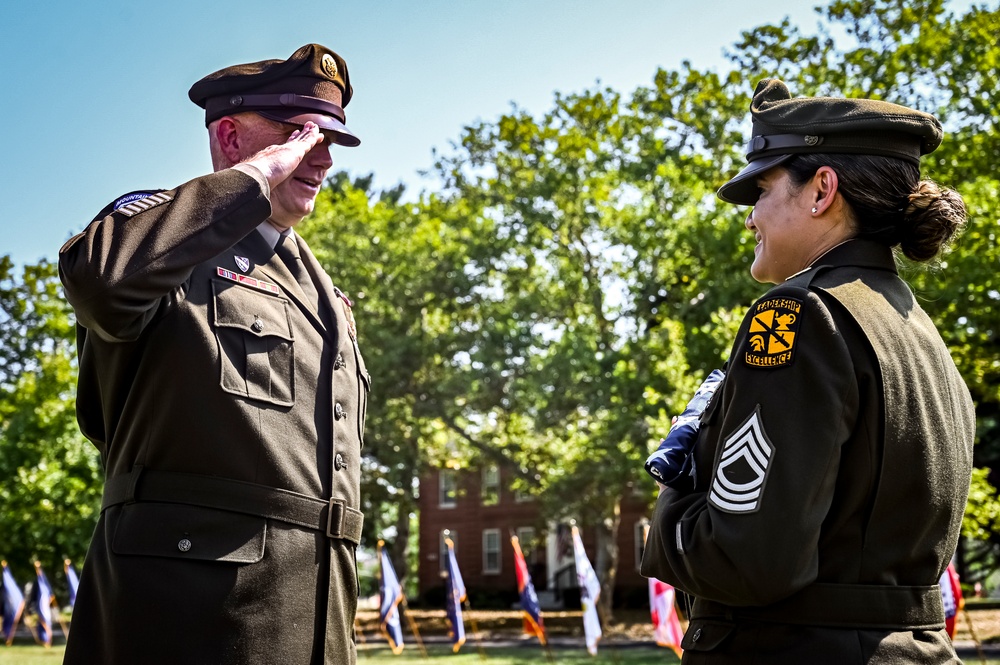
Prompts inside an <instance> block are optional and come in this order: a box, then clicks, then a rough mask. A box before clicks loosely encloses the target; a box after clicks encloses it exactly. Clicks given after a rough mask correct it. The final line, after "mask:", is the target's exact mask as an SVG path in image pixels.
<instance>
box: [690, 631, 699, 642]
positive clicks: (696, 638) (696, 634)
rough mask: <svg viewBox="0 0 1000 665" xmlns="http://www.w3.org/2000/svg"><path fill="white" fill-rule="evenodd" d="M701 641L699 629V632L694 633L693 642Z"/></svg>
mask: <svg viewBox="0 0 1000 665" xmlns="http://www.w3.org/2000/svg"><path fill="white" fill-rule="evenodd" d="M699 639H701V628H699V629H698V630H696V631H694V635H693V636H692V637H691V641H692V642H697V641H698V640H699Z"/></svg>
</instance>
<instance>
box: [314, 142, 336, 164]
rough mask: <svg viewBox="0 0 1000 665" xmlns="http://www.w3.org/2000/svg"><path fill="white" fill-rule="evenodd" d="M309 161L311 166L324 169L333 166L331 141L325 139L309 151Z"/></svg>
mask: <svg viewBox="0 0 1000 665" xmlns="http://www.w3.org/2000/svg"><path fill="white" fill-rule="evenodd" d="M308 163H309V165H310V166H316V167H319V168H323V169H329V168H330V167H331V166H333V156H332V155H331V154H330V142H329V141H323V142H322V143H320V144H319V145H316V146H313V149H312V150H310V151H309V156H308Z"/></svg>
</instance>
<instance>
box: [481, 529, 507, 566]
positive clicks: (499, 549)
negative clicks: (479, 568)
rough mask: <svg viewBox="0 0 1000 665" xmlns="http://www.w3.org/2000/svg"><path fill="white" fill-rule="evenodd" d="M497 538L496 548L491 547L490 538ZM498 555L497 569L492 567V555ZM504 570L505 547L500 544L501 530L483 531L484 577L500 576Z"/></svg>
mask: <svg viewBox="0 0 1000 665" xmlns="http://www.w3.org/2000/svg"><path fill="white" fill-rule="evenodd" d="M491 536H492V537H495V538H496V547H495V549H491V548H490V547H489V544H490V537H491ZM491 552H492V553H494V554H496V567H491V566H490V562H489V555H490V553H491ZM502 569H503V546H502V545H501V544H500V529H483V575H499V574H500V573H501V571H502Z"/></svg>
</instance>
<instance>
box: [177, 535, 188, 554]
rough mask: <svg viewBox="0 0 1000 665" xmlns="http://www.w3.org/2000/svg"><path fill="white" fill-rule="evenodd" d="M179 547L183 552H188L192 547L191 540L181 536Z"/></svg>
mask: <svg viewBox="0 0 1000 665" xmlns="http://www.w3.org/2000/svg"><path fill="white" fill-rule="evenodd" d="M177 549H179V550H180V551H181V552H187V551H188V550H190V549H191V541H190V540H188V539H187V538H181V540H180V542H179V543H177Z"/></svg>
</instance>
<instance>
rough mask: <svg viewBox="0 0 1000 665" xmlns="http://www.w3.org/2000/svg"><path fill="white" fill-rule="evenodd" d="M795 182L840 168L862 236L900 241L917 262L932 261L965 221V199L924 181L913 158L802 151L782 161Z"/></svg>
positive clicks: (841, 185) (842, 191)
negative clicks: (902, 158)
mask: <svg viewBox="0 0 1000 665" xmlns="http://www.w3.org/2000/svg"><path fill="white" fill-rule="evenodd" d="M781 166H782V167H784V168H785V169H786V170H787V171H788V173H789V176H790V179H791V182H792V184H793V185H794V186H796V187H801V186H802V185H804V184H805V183H806V182H808V180H809V179H810V178H812V177H813V175H815V174H816V171H817V170H818V169H819V168H820V167H821V166H829V167H830V168H832V169H833V170H834V171H836V172H837V179H838V181H839V185H838V189H837V191H839V192H840V194H841V195H842V196H843V197H844V200H845V201H846V202H847V204H848V206H850V208H851V211H852V212H853V213H854V222H855V224H856V226H857V230H858V235H857V237H859V238H867V239H870V240H876V241H878V242H883V243H885V244H887V245H889V246H890V247H894V246H896V245H899V246H900V249H901V250H902V252H903V254H904V255H905V256H906V257H907V258H908V259H911V260H913V261H929V260H930V259H932V258H934V257H935V256H937V254H938V252H940V251H941V249H942V248H943V247H944V246H945V245H946V244H947V243H948V242H949V241H950V240H951V239H952V238H953V237H954V236H955V235H956V234H957V233H958V231H959V229H961V227H962V225H963V224H965V219H966V213H965V203H964V202H963V201H962V197H961V196H959V195H958V193H957V192H955V191H954V190H951V189H948V188H947V187H939V186H938V185H937V184H936V183H934V182H932V181H930V180H920V169H919V168H918V167H917V166H916V165H914V164H911V163H910V162H906V161H903V160H901V159H895V158H892V157H876V156H872V155H840V154H801V155H795V156H794V157H792V158H791V159H790V160H788V161H787V162H785V163H783V164H782V165H781Z"/></svg>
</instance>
